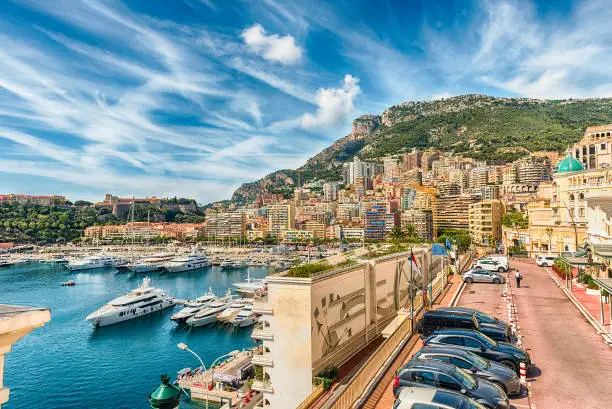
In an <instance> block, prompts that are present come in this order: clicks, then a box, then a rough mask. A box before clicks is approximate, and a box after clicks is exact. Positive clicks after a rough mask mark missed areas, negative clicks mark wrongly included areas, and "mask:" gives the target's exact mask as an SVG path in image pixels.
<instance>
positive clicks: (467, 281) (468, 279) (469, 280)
mask: <svg viewBox="0 0 612 409" xmlns="http://www.w3.org/2000/svg"><path fill="white" fill-rule="evenodd" d="M463 281H465V282H466V283H468V284H470V283H473V282H474V279H473V278H472V277H466V279H465V280H463Z"/></svg>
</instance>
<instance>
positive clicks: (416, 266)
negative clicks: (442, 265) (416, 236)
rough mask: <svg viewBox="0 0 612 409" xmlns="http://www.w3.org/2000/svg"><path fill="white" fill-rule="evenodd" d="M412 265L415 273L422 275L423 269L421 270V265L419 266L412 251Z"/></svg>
mask: <svg viewBox="0 0 612 409" xmlns="http://www.w3.org/2000/svg"><path fill="white" fill-rule="evenodd" d="M410 265H411V266H412V269H413V271H416V272H417V273H418V274H421V269H420V268H419V265H418V264H417V259H416V257H415V256H414V253H413V252H412V251H411V252H410Z"/></svg>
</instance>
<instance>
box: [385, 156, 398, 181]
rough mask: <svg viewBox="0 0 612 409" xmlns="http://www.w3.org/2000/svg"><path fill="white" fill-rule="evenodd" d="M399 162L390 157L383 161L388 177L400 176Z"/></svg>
mask: <svg viewBox="0 0 612 409" xmlns="http://www.w3.org/2000/svg"><path fill="white" fill-rule="evenodd" d="M397 162H398V159H396V158H391V157H388V158H384V159H383V166H384V169H385V176H386V177H389V178H396V177H398V176H399V174H400V170H401V168H400V166H399V164H398V163H397Z"/></svg>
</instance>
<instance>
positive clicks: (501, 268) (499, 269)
mask: <svg viewBox="0 0 612 409" xmlns="http://www.w3.org/2000/svg"><path fill="white" fill-rule="evenodd" d="M497 271H499V272H500V273H503V272H505V271H506V269H505V268H503V267H500V268H498V269H497Z"/></svg>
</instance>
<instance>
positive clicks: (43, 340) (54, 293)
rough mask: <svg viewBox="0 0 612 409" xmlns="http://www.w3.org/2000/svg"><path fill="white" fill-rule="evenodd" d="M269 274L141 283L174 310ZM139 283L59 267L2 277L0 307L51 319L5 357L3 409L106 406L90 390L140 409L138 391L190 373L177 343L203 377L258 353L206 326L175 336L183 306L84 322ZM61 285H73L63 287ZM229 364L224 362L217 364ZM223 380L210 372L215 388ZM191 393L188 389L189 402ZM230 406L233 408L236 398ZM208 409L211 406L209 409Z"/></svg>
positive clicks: (0, 272) (233, 333)
mask: <svg viewBox="0 0 612 409" xmlns="http://www.w3.org/2000/svg"><path fill="white" fill-rule="evenodd" d="M268 271H269V270H268V268H267V267H244V268H237V269H227V270H226V269H221V268H220V267H219V266H210V267H205V268H202V269H198V270H194V271H187V272H183V273H180V274H162V273H161V272H153V273H149V274H148V275H149V276H150V278H151V285H152V286H154V287H156V288H160V289H163V290H164V291H165V292H167V294H169V295H172V297H175V298H176V300H177V304H183V303H186V302H187V300H193V299H194V298H196V297H198V296H201V295H202V294H205V293H207V292H209V291H210V290H212V291H213V292H214V293H215V294H216V295H217V296H222V295H224V294H225V293H226V291H227V289H228V288H232V287H233V284H234V283H239V282H246V281H247V278H248V277H249V276H250V277H252V278H253V279H261V278H263V277H265V276H266V275H267V274H268ZM143 277H144V276H143V275H136V274H117V271H116V270H115V269H114V268H102V269H95V270H87V271H74V272H71V271H68V270H67V269H66V268H65V267H64V266H62V265H61V264H56V263H38V262H33V261H30V262H19V263H15V264H12V265H10V266H6V267H2V268H1V269H0V288H2V289H3V290H2V301H3V302H7V303H9V304H13V305H26V304H28V303H31V302H32V300H35V301H36V303H40V304H44V305H47V306H49V307H50V308H51V310H52V311H53V317H54V319H53V320H52V322H50V323H49V324H48V325H47V326H45V327H44V328H41V329H40V331H37V332H36V333H35V334H31V336H29V337H26V338H24V339H23V340H22V341H20V342H19V343H18V344H16V345H15V346H14V347H13V350H14V351H16V352H18V353H16V354H12V355H10V356H9V359H7V361H6V363H5V374H6V375H7V376H8V377H11V378H13V379H22V381H21V382H20V383H19V384H18V385H15V387H13V388H11V401H10V402H9V403H8V404H7V405H6V407H7V408H8V409H11V408H15V409H16V408H22V407H38V405H39V404H40V402H46V406H48V407H57V408H59V407H71V408H85V407H86V408H93V409H97V408H99V409H106V408H107V406H106V405H105V402H104V400H103V399H100V398H99V396H98V395H97V394H95V393H92V391H95V390H105V391H108V392H109V393H112V394H113V395H114V399H113V407H114V408H119V409H121V408H125V409H132V408H136V407H143V395H142V391H143V390H144V391H146V390H154V389H155V388H156V387H157V385H158V384H159V382H158V380H159V375H160V374H163V373H167V374H170V375H171V376H172V379H173V380H174V379H175V378H176V377H177V372H179V371H180V370H181V369H183V368H189V367H191V368H194V367H197V365H196V364H198V361H197V360H196V359H195V358H194V357H193V356H191V355H190V354H188V353H185V352H184V351H181V350H180V349H178V348H177V344H180V343H185V344H187V345H189V347H190V348H192V349H193V350H194V351H197V353H198V355H199V356H201V357H202V359H203V361H204V362H203V363H204V364H205V365H206V368H208V367H209V366H211V364H213V361H215V360H216V359H217V358H218V357H222V356H224V355H227V354H228V353H230V352H232V351H240V353H241V354H242V353H243V352H242V351H249V350H250V349H251V348H253V347H255V346H256V344H255V343H254V341H253V339H252V338H251V331H252V327H249V328H235V327H234V326H228V325H214V326H208V327H206V328H204V327H202V328H195V329H193V330H189V329H187V328H183V327H180V326H177V325H176V324H175V323H174V322H173V321H171V320H170V317H171V316H172V315H173V314H174V313H176V312H178V311H179V310H180V309H181V308H183V307H184V306H183V305H177V306H176V307H174V308H173V309H172V308H169V309H164V310H163V311H157V312H154V313H153V314H149V315H147V316H146V317H142V318H139V319H134V320H130V321H127V322H121V323H118V324H115V325H110V326H106V327H102V328H98V329H93V328H92V327H91V325H90V324H89V323H88V322H86V321H85V317H86V316H87V315H88V314H90V313H92V312H93V311H96V310H97V309H98V308H100V307H101V306H103V305H104V304H105V303H107V302H109V301H111V300H112V299H114V298H116V297H119V296H122V295H123V294H125V293H127V292H130V291H132V290H134V289H135V288H137V287H139V286H140V285H141V282H142V279H143ZM69 280H73V281H74V283H75V285H74V286H62V285H61V284H62V283H64V282H67V281H69ZM57 340H61V342H58V341H57ZM35 351H38V352H35ZM227 359H232V356H227V357H225V358H224V359H222V360H221V361H220V362H223V361H225V360H227ZM241 360H242V358H240V359H237V360H236V362H238V361H241ZM230 367H231V366H228V367H227V368H230ZM31 371H36V372H37V376H35V377H32V376H26V374H27V373H30V372H31ZM230 372H232V373H235V372H233V371H230ZM222 373H223V372H221V371H218V370H217V369H215V375H214V377H215V379H218V376H219V375H217V374H222ZM226 379H228V378H226ZM58 380H59V382H60V383H61V384H63V385H70V388H71V393H70V394H66V393H62V392H61V391H59V390H58V388H57V385H58V384H57V382H58ZM217 382H218V381H217ZM195 383H196V385H194V383H193V382H192V385H191V386H192V387H193V389H194V391H195V392H196V396H194V398H197V394H198V385H197V382H195ZM201 392H203V391H201ZM219 392H220V393H219V394H222V392H224V391H219ZM232 396H233V397H234V399H236V398H237V397H238V396H239V395H238V392H237V391H236V392H235V394H234V395H232ZM240 398H241V399H243V397H240ZM233 401H234V402H235V401H236V400H233ZM3 407H4V406H3ZM205 407H206V406H205V404H204V403H201V402H198V401H197V400H196V399H193V400H191V401H190V400H189V399H184V400H183V402H182V403H181V408H188V409H191V408H205ZM209 408H211V409H212V408H215V406H213V405H212V404H211V405H210V406H209Z"/></svg>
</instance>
